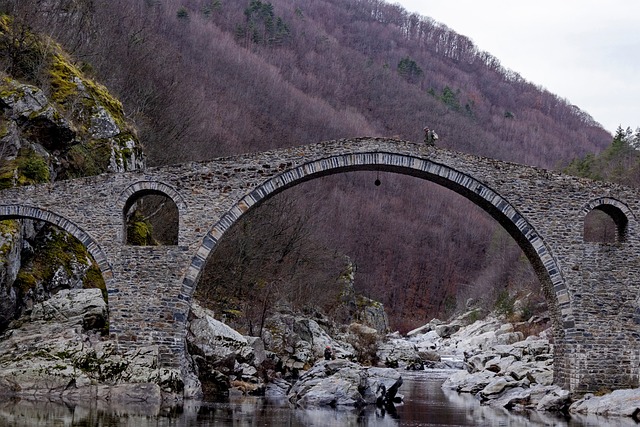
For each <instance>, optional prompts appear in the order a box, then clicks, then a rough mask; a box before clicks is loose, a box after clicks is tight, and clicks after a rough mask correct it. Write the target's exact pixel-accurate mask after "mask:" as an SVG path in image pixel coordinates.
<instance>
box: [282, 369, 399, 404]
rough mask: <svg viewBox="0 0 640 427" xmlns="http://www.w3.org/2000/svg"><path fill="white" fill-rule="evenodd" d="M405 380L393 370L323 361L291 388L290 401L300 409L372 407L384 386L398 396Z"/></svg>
mask: <svg viewBox="0 0 640 427" xmlns="http://www.w3.org/2000/svg"><path fill="white" fill-rule="evenodd" d="M401 384H402V377H401V376H400V374H399V373H398V372H397V371H395V370H393V369H386V368H365V367H363V366H361V365H358V364H356V363H353V362H349V361H347V360H321V361H319V362H317V363H316V364H315V365H314V366H313V367H312V368H311V369H309V370H308V371H307V372H305V373H304V374H302V375H301V376H300V379H299V380H298V381H297V382H296V383H295V384H294V385H293V387H291V390H290V391H289V394H288V396H289V400H290V401H291V402H292V403H294V404H296V405H297V406H301V407H314V406H330V407H353V406H356V407H358V406H363V405H366V404H373V403H375V401H376V390H378V389H379V388H381V387H380V386H384V387H385V389H386V392H387V394H388V395H389V394H390V393H391V394H393V395H394V396H395V393H396V392H397V390H398V388H399V387H400V385H401Z"/></svg>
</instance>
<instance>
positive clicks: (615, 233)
mask: <svg viewBox="0 0 640 427" xmlns="http://www.w3.org/2000/svg"><path fill="white" fill-rule="evenodd" d="M628 224H629V219H628V218H627V215H626V214H625V213H624V212H623V211H622V209H620V208H619V207H617V206H614V205H611V204H600V205H597V206H594V207H593V208H592V209H591V210H590V211H589V212H588V213H587V215H586V216H585V218H584V234H583V239H584V241H585V242H587V243H608V244H615V243H622V242H624V241H625V240H626V236H627V227H628Z"/></svg>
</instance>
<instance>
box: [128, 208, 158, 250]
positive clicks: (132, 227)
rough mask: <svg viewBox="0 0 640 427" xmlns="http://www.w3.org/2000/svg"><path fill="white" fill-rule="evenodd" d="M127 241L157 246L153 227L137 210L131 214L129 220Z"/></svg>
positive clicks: (130, 243) (135, 244)
mask: <svg viewBox="0 0 640 427" xmlns="http://www.w3.org/2000/svg"><path fill="white" fill-rule="evenodd" d="M127 243H128V244H129V245H133V246H156V245H157V244H158V242H156V240H155V239H154V238H153V227H152V226H151V224H150V223H149V221H147V220H145V219H144V218H142V216H141V215H140V213H138V212H137V211H136V212H134V213H133V215H131V218H130V219H129V221H128V222H127Z"/></svg>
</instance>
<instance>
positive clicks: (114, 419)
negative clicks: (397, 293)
mask: <svg viewBox="0 0 640 427" xmlns="http://www.w3.org/2000/svg"><path fill="white" fill-rule="evenodd" d="M450 373H451V371H427V372H425V371H419V372H404V371H403V379H404V383H403V385H402V387H401V389H400V393H401V394H403V395H404V397H405V401H404V403H403V404H401V405H397V406H396V408H395V410H394V411H383V410H381V409H379V408H376V407H373V406H371V407H367V408H365V409H363V410H350V409H341V410H340V409H293V408H291V407H290V405H289V404H288V403H287V402H286V401H281V402H278V401H267V400H266V399H264V398H260V397H251V396H240V395H233V396H231V397H230V398H229V399H228V401H226V402H189V403H186V404H185V405H184V406H183V407H182V408H181V409H180V410H172V411H158V410H157V409H154V408H147V407H143V406H141V407H138V408H127V410H124V409H118V410H114V409H111V408H107V407H102V406H100V405H98V404H97V403H95V402H94V403H89V404H88V405H87V406H77V405H76V406H69V405H61V404H54V403H49V402H46V401H44V400H39V401H38V402H28V401H25V400H22V401H16V400H14V401H5V402H0V426H1V427H4V426H7V427H9V426H11V427H27V426H28V427H40V426H42V427H45V426H47V427H48V426H64V427H94V426H100V427H120V426H126V427H151V426H153V427H163V426H167V427H204V426H236V427H244V426H247V427H248V426H291V427H297V426H305V427H306V426H318V427H331V426H336V427H338V426H339V427H342V426H406V427H409V426H415V427H417V426H425V427H427V426H433V427H435V426H438V427H440V426H504V427H507V426H508V427H511V426H570V427H574V426H589V427H596V426H597V427H602V426H637V424H636V423H635V422H634V421H633V420H632V419H630V418H610V419H607V418H602V417H595V416H590V417H575V416H574V417H572V418H571V419H566V418H563V417H561V416H557V415H554V414H550V413H537V412H530V413H526V414H516V413H509V412H507V411H503V410H496V409H492V408H489V407H487V406H480V405H479V403H478V401H477V400H476V399H475V398H474V397H473V396H470V395H465V394H458V393H456V392H453V391H449V390H443V389H442V388H441V384H442V382H443V381H444V380H445V379H446V377H447V375H449V374H450Z"/></svg>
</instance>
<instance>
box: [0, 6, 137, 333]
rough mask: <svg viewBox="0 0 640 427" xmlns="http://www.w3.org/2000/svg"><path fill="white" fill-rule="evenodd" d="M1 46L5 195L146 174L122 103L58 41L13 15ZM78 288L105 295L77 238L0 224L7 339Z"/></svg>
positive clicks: (31, 224)
mask: <svg viewBox="0 0 640 427" xmlns="http://www.w3.org/2000/svg"><path fill="white" fill-rule="evenodd" d="M18 30H19V34H18V33H17V31H18ZM0 39H2V40H3V41H4V43H1V44H0V57H3V59H2V60H0V65H3V67H2V68H0V70H2V69H4V70H5V71H0V189H3V188H9V187H12V186H17V185H31V184H38V183H45V182H53V181H56V180H60V179H67V178H74V177H80V176H88V175H95V174H100V173H104V172H123V171H127V170H134V169H138V168H142V167H143V166H144V156H143V153H142V147H141V144H140V143H139V141H138V139H137V137H136V135H135V131H134V129H133V127H132V126H130V125H129V124H128V123H127V122H126V119H125V116H124V112H123V109H122V104H121V103H120V102H119V101H118V100H117V99H115V98H114V97H113V96H112V95H110V94H109V92H108V91H107V90H106V89H105V88H104V87H103V86H101V85H99V84H98V83H96V82H94V81H93V80H91V79H90V78H88V77H87V76H85V75H84V74H83V73H82V72H81V70H80V68H79V67H77V66H76V65H75V64H74V63H73V61H72V60H71V58H69V56H68V55H67V54H66V53H65V52H64V51H63V50H62V49H61V48H60V47H59V46H58V45H57V44H56V43H55V42H53V41H51V40H48V39H45V38H42V37H39V36H37V35H35V34H32V33H29V32H28V31H27V30H26V29H24V28H19V27H18V26H17V25H15V23H14V22H13V20H12V19H11V18H9V17H7V16H0ZM18 50H20V51H19V53H20V56H16V55H14V54H15V53H16V51H18ZM7 58H13V59H11V60H10V59H7ZM74 288H102V289H104V281H103V280H102V277H101V275H100V271H99V269H98V267H97V265H95V263H94V261H93V260H92V259H91V257H90V256H89V254H88V253H87V251H86V250H85V248H84V247H83V246H82V245H81V244H80V243H79V242H78V241H77V240H76V239H75V238H73V237H72V236H69V235H67V234H66V233H64V232H63V231H61V230H59V229H56V228H55V227H53V226H50V225H48V224H46V223H41V222H35V221H31V220H13V219H4V220H3V219H2V218H0V332H1V331H2V330H5V329H6V328H7V326H8V325H9V323H10V322H11V321H12V320H15V319H17V318H19V317H20V315H22V314H25V313H27V314H28V313H29V312H30V310H31V309H32V307H33V304H34V303H36V302H41V301H44V300H46V299H48V298H49V297H51V295H53V294H55V293H56V292H58V291H59V290H61V289H74Z"/></svg>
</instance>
